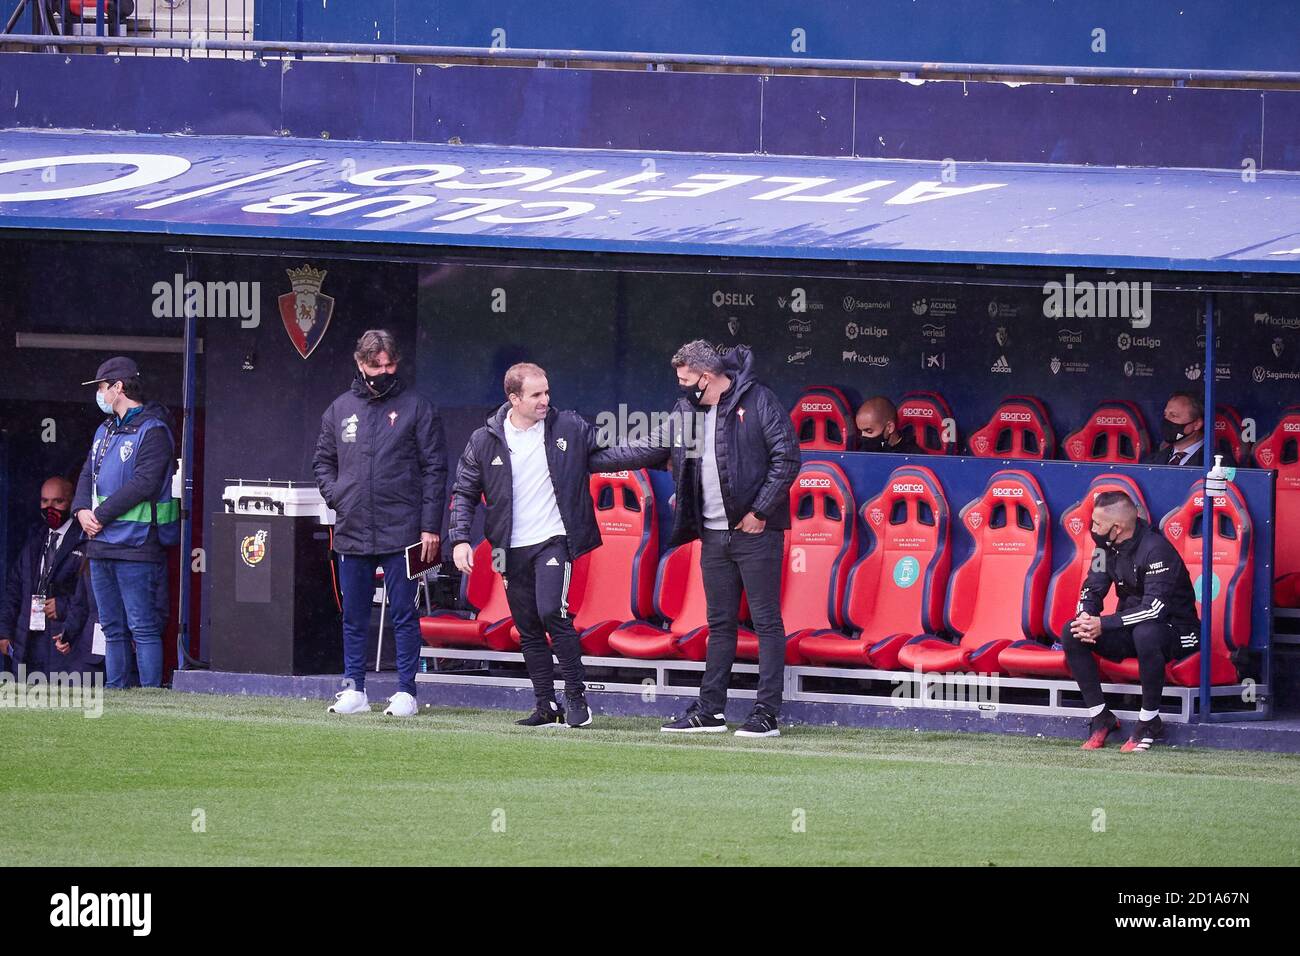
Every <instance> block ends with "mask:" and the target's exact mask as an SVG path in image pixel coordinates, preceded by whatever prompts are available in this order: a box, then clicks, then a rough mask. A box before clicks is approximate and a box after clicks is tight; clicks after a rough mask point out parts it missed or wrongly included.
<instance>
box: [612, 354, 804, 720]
mask: <svg viewBox="0 0 1300 956" xmlns="http://www.w3.org/2000/svg"><path fill="white" fill-rule="evenodd" d="M672 365H673V368H674V369H675V370H676V372H677V385H678V387H679V388H680V389H681V390H682V393H683V395H682V398H681V399H679V400H678V402H677V405H676V407H675V408H674V409H673V414H672V415H671V416H669V421H668V422H667V423H665V425H664V426H663V427H662V428H661V429H660V430H659V431H658V432H657V433H656V434H655V435H654V436H652V437H651V438H650V439H649V440H647V441H644V442H633V443H630V444H628V445H624V446H620V447H617V448H611V449H609V450H607V451H602V452H597V453H596V454H595V455H594V456H593V457H592V464H593V466H594V467H595V468H596V470H599V471H615V470H621V469H630V468H663V467H664V466H665V465H666V464H668V462H669V459H670V458H671V461H672V471H673V475H674V477H675V478H676V481H677V506H676V510H675V511H674V514H673V533H672V540H671V541H670V544H673V545H678V544H683V543H685V542H687V541H692V540H694V539H695V538H700V539H701V552H700V570H701V571H702V573H703V576H704V591H705V598H706V600H707V602H708V621H709V650H708V660H707V663H706V664H705V670H704V679H703V681H702V683H701V684H700V697H699V700H698V701H697V702H696V703H694V704H692V705H691V707H690V709H689V710H688V711H687V712H686V714H685V716H683V717H681V718H679V719H677V720H674V721H671V722H670V723H668V724H665V725H664V727H663V729H664V730H665V731H670V732H685V733H693V732H700V731H706V732H707V731H713V732H725V731H726V729H727V721H726V718H725V717H724V716H723V713H724V709H725V707H726V703H727V688H728V687H729V685H730V683H731V665H732V664H733V663H734V662H735V659H736V629H737V626H738V620H737V619H738V616H739V612H740V597H741V592H742V590H743V592H744V594H745V596H746V597H747V599H748V601H749V609H750V613H751V614H752V616H753V619H754V627H755V629H756V630H757V632H758V640H759V656H758V671H759V677H758V701H757V703H756V705H755V707H754V710H753V713H751V714H750V716H749V719H748V720H747V721H746V722H745V724H744V726H743V727H741V728H740V729H739V730H738V731H736V734H737V736H741V737H777V736H780V733H781V732H780V730H779V729H778V727H777V717H778V716H779V714H780V712H781V697H782V686H783V684H784V681H785V625H784V623H783V622H782V620H781V561H782V554H783V544H784V534H783V532H784V531H786V530H787V529H788V528H789V527H790V498H789V495H790V486H791V485H792V484H793V483H794V479H795V477H796V476H797V475H798V473H799V463H800V459H799V442H798V439H797V438H796V436H795V433H794V426H793V425H792V424H791V422H790V415H789V413H788V412H787V411H786V408H785V406H784V405H783V404H782V403H781V402H780V401H779V400H778V399H777V397H776V395H775V393H773V391H772V390H771V389H770V388H768V387H767V386H766V385H763V384H761V383H760V382H759V381H758V380H757V379H756V378H755V377H754V373H753V356H752V355H751V354H750V351H749V349H748V348H746V347H745V346H740V347H738V348H736V349H733V350H732V351H731V352H729V353H727V354H726V355H725V356H724V355H719V354H718V352H717V350H716V349H714V348H713V346H712V345H710V344H709V343H708V342H704V341H702V340H696V341H694V342H689V343H687V344H686V345H683V346H682V347H681V348H680V349H678V351H677V354H676V355H674V356H673V359H672Z"/></svg>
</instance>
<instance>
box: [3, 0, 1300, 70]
mask: <svg viewBox="0 0 1300 956" xmlns="http://www.w3.org/2000/svg"><path fill="white" fill-rule="evenodd" d="M28 2H30V3H38V2H40V0H28ZM44 2H45V3H47V4H49V5H51V6H58V5H59V4H62V5H65V6H66V5H67V4H68V3H69V2H70V0H44ZM141 2H142V3H144V2H148V3H152V4H153V5H154V6H153V9H154V13H155V15H156V16H157V19H156V20H154V21H150V20H148V18H144V19H141V18H140V17H138V16H133V17H128V18H126V20H125V35H122V36H112V35H105V34H108V33H109V32H110V29H111V28H110V27H109V26H108V25H107V24H105V25H104V28H103V29H102V30H96V31H93V32H96V33H98V34H99V35H93V36H87V35H67V32H66V31H64V33H63V35H60V36H57V37H52V36H50V35H49V34H48V33H46V32H38V33H35V34H18V33H14V34H11V35H8V36H0V47H9V48H14V47H19V48H26V49H46V50H50V51H53V52H64V53H67V52H80V51H83V50H99V51H109V50H111V51H112V52H113V53H115V54H123V53H128V54H136V55H140V54H153V55H162V54H163V53H164V51H165V53H166V55H172V56H175V55H181V56H186V55H200V56H201V55H207V56H213V55H216V54H221V55H224V56H238V57H244V58H248V57H275V58H284V57H294V58H302V57H312V58H315V57H322V58H331V57H342V58H353V59H358V58H366V59H371V58H373V59H382V60H386V61H401V60H405V61H413V62H438V63H456V62H469V63H509V64H512V65H534V66H579V65H580V66H592V67H605V68H613V69H647V70H662V71H667V70H674V69H686V70H691V69H694V70H716V71H727V72H753V73H773V74H776V73H813V74H816V73H823V74H834V75H841V76H886V77H899V78H903V79H1001V80H1008V81H1021V82H1030V81H1040V82H1059V83H1132V84H1145V85H1172V86H1187V85H1224V84H1230V85H1240V86H1264V87H1270V88H1275V87H1292V86H1294V87H1300V72H1297V71H1261V70H1185V69H1158V68H1151V67H1100V66H1043V65H1035V64H1016V63H939V62H922V61H915V60H833V59H816V58H811V57H758V56H725V55H711V54H696V53H643V52H635V51H621V50H572V49H569V50H565V49H545V48H507V47H471V46H425V45H420V44H397V43H334V42H321V41H295V40H255V39H252V38H251V36H252V27H253V24H252V20H251V15H250V14H249V12H248V0H141ZM171 2H175V3H177V4H178V6H176V7H175V8H168V7H167V6H166V5H167V4H168V3H171ZM191 3H198V4H201V5H203V10H204V12H205V17H204V18H203V19H197V18H196V16H195V14H196V13H197V12H198V11H197V9H190V10H189V11H188V16H186V15H183V14H182V7H181V6H180V4H191ZM226 4H228V5H229V9H230V10H234V9H235V6H236V5H238V7H239V15H238V16H236V15H235V14H234V13H231V14H230V15H229V17H226V16H224V15H223V16H222V17H220V18H218V19H213V11H214V10H215V11H218V12H220V11H221V10H222V9H223V5H226ZM111 13H112V10H111V8H110V15H111ZM74 20H75V18H74ZM146 23H147V24H148V25H149V27H150V28H149V29H148V30H142V29H140V27H141V26H143V25H145V24H146ZM74 25H75V23H74ZM86 26H98V24H86ZM88 32H89V31H88ZM234 36H238V37H239V38H238V39H232V37H234Z"/></svg>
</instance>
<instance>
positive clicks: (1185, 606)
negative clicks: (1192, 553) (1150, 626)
mask: <svg viewBox="0 0 1300 956" xmlns="http://www.w3.org/2000/svg"><path fill="white" fill-rule="evenodd" d="M1098 552H1100V556H1099V554H1098ZM1091 568H1092V570H1090V571H1089V572H1088V577H1087V578H1086V579H1085V580H1084V582H1083V588H1082V590H1081V591H1080V592H1079V610H1080V611H1087V612H1088V613H1089V614H1094V615H1095V614H1100V613H1101V605H1102V600H1103V599H1104V598H1105V597H1106V592H1107V591H1109V590H1110V586H1111V584H1112V583H1113V584H1114V585H1115V591H1116V593H1117V594H1118V595H1119V606H1118V607H1117V608H1116V610H1115V613H1114V614H1103V615H1102V618H1101V626H1102V630H1107V631H1109V630H1116V629H1118V628H1123V627H1133V626H1135V625H1137V624H1141V623H1143V622H1144V621H1159V622H1161V623H1167V624H1172V625H1174V626H1175V627H1182V626H1187V627H1193V628H1194V627H1196V626H1198V625H1199V623H1200V621H1199V619H1198V617H1197V615H1196V593H1195V592H1194V591H1193V590H1192V579H1191V577H1190V576H1189V575H1188V573H1187V565H1185V564H1184V563H1183V559H1182V557H1181V556H1180V555H1179V554H1178V551H1177V550H1176V549H1175V548H1174V546H1173V545H1172V544H1170V543H1169V542H1168V541H1166V540H1165V537H1164V535H1162V534H1161V533H1160V532H1159V531H1157V530H1156V529H1155V528H1153V527H1151V525H1150V524H1148V523H1147V522H1146V521H1143V520H1142V519H1141V518H1139V519H1138V521H1137V528H1136V530H1135V531H1134V532H1133V537H1131V538H1129V539H1128V540H1127V541H1125V542H1123V543H1121V544H1120V545H1119V547H1118V548H1105V549H1102V548H1098V549H1097V550H1096V551H1094V552H1093V555H1092V564H1091Z"/></svg>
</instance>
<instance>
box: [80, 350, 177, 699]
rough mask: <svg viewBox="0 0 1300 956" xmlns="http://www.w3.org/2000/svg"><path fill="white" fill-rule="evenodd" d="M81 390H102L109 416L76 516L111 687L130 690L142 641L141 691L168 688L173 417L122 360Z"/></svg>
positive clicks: (84, 474) (90, 459) (99, 400)
mask: <svg viewBox="0 0 1300 956" xmlns="http://www.w3.org/2000/svg"><path fill="white" fill-rule="evenodd" d="M82 384H83V385H94V386H96V391H95V402H96V404H98V405H99V409H100V411H102V412H103V413H104V414H105V415H106V416H107V417H106V418H105V419H104V421H103V422H102V423H101V424H100V426H99V428H98V429H96V431H95V441H94V444H93V445H91V448H90V454H89V455H87V456H86V463H85V464H84V465H83V466H82V469H81V478H80V480H79V481H78V482H77V493H76V496H75V497H74V498H73V502H72V514H73V517H74V518H76V519H77V521H78V523H79V524H80V525H81V527H82V530H84V531H85V532H86V537H87V538H89V541H88V542H87V545H86V550H87V557H88V558H89V560H90V583H91V587H92V588H93V590H94V595H95V603H96V604H97V605H98V607H99V621H100V625H101V626H102V627H103V629H104V639H105V655H104V669H105V672H106V674H105V677H106V683H107V686H109V687H124V686H126V672H127V668H128V666H129V661H130V653H129V649H128V647H127V641H129V640H134V642H135V652H136V660H137V663H138V666H139V669H140V684H141V686H143V687H159V686H161V685H162V669H163V653H162V632H163V627H164V625H165V623H166V620H165V618H166V615H165V612H163V611H162V610H161V608H160V607H159V601H158V599H157V591H158V588H159V587H160V578H162V577H164V576H165V574H166V571H167V555H166V551H165V550H164V549H165V548H167V547H170V546H174V545H176V544H177V543H178V542H179V541H180V505H179V503H178V502H177V501H176V499H175V498H173V497H172V493H171V483H172V473H173V472H174V470H175V467H176V460H175V455H176V452H175V447H176V444H175V440H174V439H173V437H172V436H173V432H172V425H171V416H170V415H169V414H168V412H167V409H166V408H165V407H164V406H163V405H161V404H159V403H158V402H152V401H146V399H145V394H144V388H143V386H142V385H141V382H140V370H139V368H137V367H136V364H135V362H134V361H132V360H131V359H129V358H125V357H122V356H118V357H116V358H111V359H109V360H108V361H106V362H104V363H103V364H102V365H101V366H100V367H99V370H98V371H97V372H96V373H95V377H94V378H92V379H91V380H90V381H88V382H83V383H82Z"/></svg>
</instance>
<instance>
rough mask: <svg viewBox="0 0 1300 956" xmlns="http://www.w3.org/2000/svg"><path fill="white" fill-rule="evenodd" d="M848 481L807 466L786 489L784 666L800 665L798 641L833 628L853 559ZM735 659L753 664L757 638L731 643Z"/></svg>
mask: <svg viewBox="0 0 1300 956" xmlns="http://www.w3.org/2000/svg"><path fill="white" fill-rule="evenodd" d="M854 512H855V504H854V501H853V490H852V489H851V488H850V487H849V479H848V477H847V476H846V475H845V474H844V472H843V471H842V470H841V469H840V466H839V465H836V464H833V463H831V462H827V461H810V462H806V463H805V464H804V466H803V467H802V468H800V469H799V477H797V478H796V479H795V480H794V484H793V485H791V486H790V530H789V531H788V532H786V536H785V561H784V563H783V564H782V572H781V621H782V623H784V624H785V630H786V645H785V646H786V653H785V660H786V663H787V664H802V663H803V658H802V657H801V656H800V654H799V642H800V640H801V639H802V638H803V637H804V635H806V634H809V633H811V632H813V631H818V630H823V631H824V630H826V629H828V628H837V627H839V626H840V625H841V624H842V623H843V620H842V611H841V608H842V606H843V603H844V590H845V587H846V585H847V583H848V577H849V569H850V568H851V567H852V566H853V562H854V561H855V560H856V559H857V556H858V523H857V516H856V514H855V513H854ZM736 657H738V658H740V659H741V660H745V661H756V660H758V635H757V634H753V633H749V632H747V633H745V634H744V635H742V636H741V637H740V638H738V639H737V641H736Z"/></svg>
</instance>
